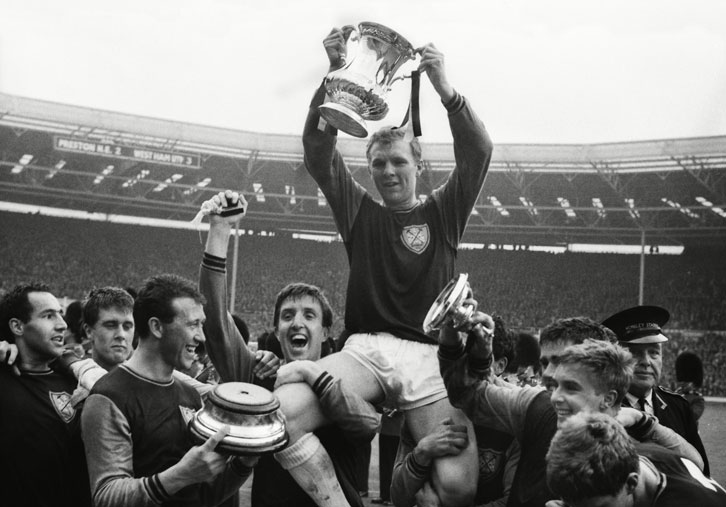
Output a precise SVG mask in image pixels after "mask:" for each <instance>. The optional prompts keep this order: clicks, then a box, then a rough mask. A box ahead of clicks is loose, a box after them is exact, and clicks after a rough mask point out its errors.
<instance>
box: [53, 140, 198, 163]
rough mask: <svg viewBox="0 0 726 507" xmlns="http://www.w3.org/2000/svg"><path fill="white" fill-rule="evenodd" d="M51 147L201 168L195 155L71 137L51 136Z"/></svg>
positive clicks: (103, 155) (87, 153) (59, 149)
mask: <svg viewBox="0 0 726 507" xmlns="http://www.w3.org/2000/svg"><path fill="white" fill-rule="evenodd" d="M53 145H54V146H55V149H56V150H58V151H68V152H72V153H81V154H86V155H97V156H98V155H100V156H102V157H112V158H123V159H127V160H135V161H137V162H149V163H152V164H164V165H173V166H179V167H186V168H194V169H199V168H201V162H202V157H201V156H200V155H199V154H196V153H184V152H178V151H166V150H157V149H153V148H147V147H140V146H126V145H121V144H116V143H103V142H97V141H89V140H87V139H78V138H72V137H62V136H53Z"/></svg>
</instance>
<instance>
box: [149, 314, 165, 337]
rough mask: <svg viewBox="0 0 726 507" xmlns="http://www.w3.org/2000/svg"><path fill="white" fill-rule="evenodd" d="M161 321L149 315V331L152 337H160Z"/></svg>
mask: <svg viewBox="0 0 726 507" xmlns="http://www.w3.org/2000/svg"><path fill="white" fill-rule="evenodd" d="M162 326H163V323H162V322H161V320H159V318H158V317H151V318H150V319H149V332H150V333H151V335H152V336H153V337H154V338H161V335H162V329H161V328H162Z"/></svg>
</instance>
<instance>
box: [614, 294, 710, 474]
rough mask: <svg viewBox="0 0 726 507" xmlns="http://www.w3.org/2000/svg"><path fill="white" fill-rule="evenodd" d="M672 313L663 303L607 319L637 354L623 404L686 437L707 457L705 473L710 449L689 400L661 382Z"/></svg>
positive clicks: (704, 457) (707, 468)
mask: <svg viewBox="0 0 726 507" xmlns="http://www.w3.org/2000/svg"><path fill="white" fill-rule="evenodd" d="M669 318H670V314H669V313H668V310H666V309H665V308H661V307H659V306H635V307H633V308H628V309H627V310H623V311H620V312H618V313H616V314H615V315H612V316H610V317H608V318H607V319H605V320H604V321H603V325H604V326H606V327H608V328H610V329H612V330H613V331H614V332H615V334H617V336H618V340H619V342H620V344H621V345H622V346H624V347H626V348H628V350H630V352H631V353H632V354H633V357H634V358H635V361H636V363H635V372H634V375H633V381H632V382H631V384H630V389H629V392H628V394H627V395H626V397H625V399H624V400H623V406H630V407H633V408H638V409H640V410H643V411H645V412H647V413H649V414H653V415H655V416H656V417H657V418H658V421H660V423H661V424H662V425H664V426H667V427H669V428H671V429H672V430H674V431H675V432H676V433H678V434H679V435H681V436H682V437H683V438H685V439H686V440H687V441H688V442H689V443H690V444H691V445H693V447H695V448H696V450H697V451H698V452H699V454H700V455H701V456H702V457H703V463H704V473H705V474H706V475H709V474H710V471H709V466H708V459H707V458H706V450H705V449H704V447H703V442H701V437H700V435H699V434H698V426H697V424H696V418H695V415H694V413H693V410H692V409H691V406H690V404H689V403H688V401H687V400H686V399H685V398H684V397H683V396H681V395H680V394H676V393H674V392H673V391H670V390H667V389H664V388H663V387H661V386H659V385H658V382H659V381H660V376H661V371H662V370H663V345H662V344H663V343H664V342H667V341H668V338H667V337H666V336H665V335H664V334H663V331H662V327H663V326H664V325H665V323H666V322H668V319H669Z"/></svg>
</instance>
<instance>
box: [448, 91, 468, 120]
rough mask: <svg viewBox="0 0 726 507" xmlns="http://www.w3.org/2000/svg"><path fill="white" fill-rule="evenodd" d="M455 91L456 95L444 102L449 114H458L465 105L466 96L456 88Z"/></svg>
mask: <svg viewBox="0 0 726 507" xmlns="http://www.w3.org/2000/svg"><path fill="white" fill-rule="evenodd" d="M454 92H455V94H454V97H453V98H452V99H451V100H449V101H448V102H446V103H444V107H445V108H446V111H447V112H448V113H449V114H456V113H458V112H459V111H460V110H461V109H463V107H464V97H463V96H462V95H461V94H460V93H459V92H457V91H456V90H454Z"/></svg>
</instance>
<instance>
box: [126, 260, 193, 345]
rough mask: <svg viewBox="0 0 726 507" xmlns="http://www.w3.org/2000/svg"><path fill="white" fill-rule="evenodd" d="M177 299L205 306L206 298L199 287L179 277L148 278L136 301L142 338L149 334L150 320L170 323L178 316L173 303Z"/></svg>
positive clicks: (137, 327)
mask: <svg viewBox="0 0 726 507" xmlns="http://www.w3.org/2000/svg"><path fill="white" fill-rule="evenodd" d="M177 298H190V299H192V300H194V301H195V302H197V303H199V304H204V303H205V299H204V296H203V295H202V294H201V293H200V292H199V289H197V285H196V284H195V283H194V282H192V281H191V280H188V279H186V278H183V277H181V276H178V275H173V274H162V275H157V276H152V277H150V278H148V279H147V280H146V281H145V282H144V285H143V287H141V289H140V290H139V293H138V295H137V296H136V299H135V301H134V322H135V324H136V332H137V334H138V336H139V337H140V338H145V337H147V336H148V334H149V319H150V318H152V317H156V318H158V319H159V320H160V321H161V322H164V323H169V322H171V321H173V320H174V317H175V315H176V313H175V310H174V307H173V306H172V303H173V301H174V300H175V299H177Z"/></svg>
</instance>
